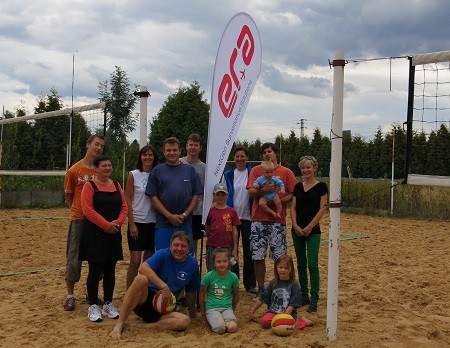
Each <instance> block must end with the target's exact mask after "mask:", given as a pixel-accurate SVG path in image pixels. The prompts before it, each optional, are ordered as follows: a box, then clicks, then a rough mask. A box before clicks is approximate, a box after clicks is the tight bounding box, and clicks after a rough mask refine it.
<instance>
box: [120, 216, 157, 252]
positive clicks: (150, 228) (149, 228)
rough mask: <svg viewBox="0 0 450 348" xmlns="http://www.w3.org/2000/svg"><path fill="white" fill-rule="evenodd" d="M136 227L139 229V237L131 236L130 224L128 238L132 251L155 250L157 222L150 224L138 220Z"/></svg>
mask: <svg viewBox="0 0 450 348" xmlns="http://www.w3.org/2000/svg"><path fill="white" fill-rule="evenodd" d="M135 224H136V227H137V229H138V238H137V239H134V238H131V235H130V225H129V224H128V230H127V238H128V248H129V250H131V251H144V250H151V251H155V223H154V222H151V223H148V224H143V223H139V222H136V223H135Z"/></svg>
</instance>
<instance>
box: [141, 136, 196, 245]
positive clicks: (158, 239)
mask: <svg viewBox="0 0 450 348" xmlns="http://www.w3.org/2000/svg"><path fill="white" fill-rule="evenodd" d="M163 148H164V157H165V158H166V163H164V164H160V165H158V166H156V167H155V168H153V170H152V171H151V173H150V176H149V178H148V182H147V188H146V190H145V194H146V195H147V196H150V199H151V201H152V206H153V207H154V208H155V210H156V225H155V249H156V250H159V249H162V248H167V247H169V245H170V239H171V237H172V235H173V234H174V233H175V232H176V231H180V230H182V231H186V232H187V233H188V234H189V235H190V236H191V238H192V211H193V210H194V208H195V207H196V206H197V204H198V201H199V197H200V195H201V194H203V186H202V184H201V182H200V179H199V177H198V175H197V172H196V171H195V169H194V167H192V166H190V165H188V164H184V163H182V162H181V161H180V154H181V149H180V142H179V141H178V139H177V138H174V137H171V138H167V139H166V140H164V144H163ZM190 252H191V253H193V252H194V247H193V244H192V245H191V247H190Z"/></svg>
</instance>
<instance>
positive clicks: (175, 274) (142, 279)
mask: <svg viewBox="0 0 450 348" xmlns="http://www.w3.org/2000/svg"><path fill="white" fill-rule="evenodd" d="M190 244H192V240H191V237H190V236H189V235H188V234H187V233H186V232H184V231H178V232H176V233H174V235H173V236H172V239H171V241H170V247H169V248H166V249H161V250H158V251H157V252H156V253H154V254H153V255H152V256H151V257H150V258H149V259H147V260H146V261H145V262H143V263H142V264H141V266H139V273H138V275H137V276H136V278H134V281H133V283H132V284H131V286H130V287H129V288H128V290H127V292H126V293H125V297H124V299H123V303H122V307H121V308H120V316H119V319H118V323H117V324H116V326H115V327H114V329H113V330H112V331H111V333H110V334H109V335H110V336H111V337H112V338H116V339H119V338H121V335H122V331H123V329H124V324H125V320H126V319H127V318H128V316H129V315H130V314H131V312H132V311H134V313H136V314H137V315H138V316H139V317H140V318H141V319H142V320H143V321H144V322H145V323H148V325H149V326H150V327H157V328H160V329H165V330H176V331H181V330H185V329H186V328H187V327H188V326H189V324H190V318H189V317H191V318H194V317H195V314H196V308H195V299H196V293H197V292H198V291H199V289H200V273H199V269H198V262H197V260H196V259H195V258H194V257H193V256H192V255H189V247H190ZM183 288H184V289H185V290H186V299H187V302H188V311H189V316H187V315H185V314H183V313H180V312H176V311H173V312H169V313H167V314H161V313H159V312H157V311H156V310H155V309H154V308H153V304H152V302H153V297H154V296H155V294H156V292H157V291H159V290H162V300H163V302H164V301H168V300H169V299H170V298H171V293H173V294H174V295H175V296H176V297H178V295H179V294H180V292H181V290H182V289H183Z"/></svg>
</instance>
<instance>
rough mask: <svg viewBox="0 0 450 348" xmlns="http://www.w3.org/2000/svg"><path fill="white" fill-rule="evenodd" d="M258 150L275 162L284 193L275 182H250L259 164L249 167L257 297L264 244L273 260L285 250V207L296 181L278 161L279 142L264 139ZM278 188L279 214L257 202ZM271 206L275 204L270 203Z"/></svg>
mask: <svg viewBox="0 0 450 348" xmlns="http://www.w3.org/2000/svg"><path fill="white" fill-rule="evenodd" d="M261 154H262V157H263V160H264V161H270V162H272V163H273V164H274V170H273V175H274V176H277V177H278V178H279V179H281V181H283V183H284V185H285V193H284V194H282V193H280V188H279V187H278V186H276V185H275V184H274V183H271V184H267V185H264V186H262V187H260V188H256V187H254V186H253V184H254V182H255V180H256V179H257V178H258V177H259V176H260V175H262V168H261V165H258V166H256V167H254V168H253V169H252V171H251V172H250V175H249V177H248V182H247V189H248V193H249V195H250V197H252V198H254V199H255V202H254V204H253V206H252V224H251V232H250V249H251V253H252V260H253V262H254V265H255V276H256V282H257V283H258V294H257V295H256V297H255V298H259V296H260V295H261V293H262V292H263V291H264V289H265V288H264V278H265V275H266V262H265V258H266V254H267V247H270V253H269V257H270V258H271V259H272V260H276V259H278V258H279V257H280V256H282V255H286V253H287V242H286V209H287V204H288V202H290V201H291V200H292V194H293V192H294V186H295V184H296V183H297V178H296V177H295V175H294V173H293V172H292V170H290V169H289V168H286V167H283V166H282V165H280V164H278V159H277V156H278V146H277V145H276V144H273V143H265V144H263V145H262V146H261ZM274 191H277V193H278V195H279V196H280V199H281V205H282V213H281V214H280V216H279V217H278V216H276V214H270V213H269V212H267V211H266V210H264V209H263V208H262V207H261V206H260V205H259V199H260V198H261V197H262V196H264V195H265V194H266V193H269V192H274ZM269 207H270V208H271V209H272V210H273V209H275V206H274V205H273V203H272V205H269Z"/></svg>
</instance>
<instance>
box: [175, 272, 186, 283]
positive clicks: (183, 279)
mask: <svg viewBox="0 0 450 348" xmlns="http://www.w3.org/2000/svg"><path fill="white" fill-rule="evenodd" d="M177 278H178V279H179V280H182V281H186V280H187V278H188V274H187V273H186V272H184V271H180V272H178V274H177Z"/></svg>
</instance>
